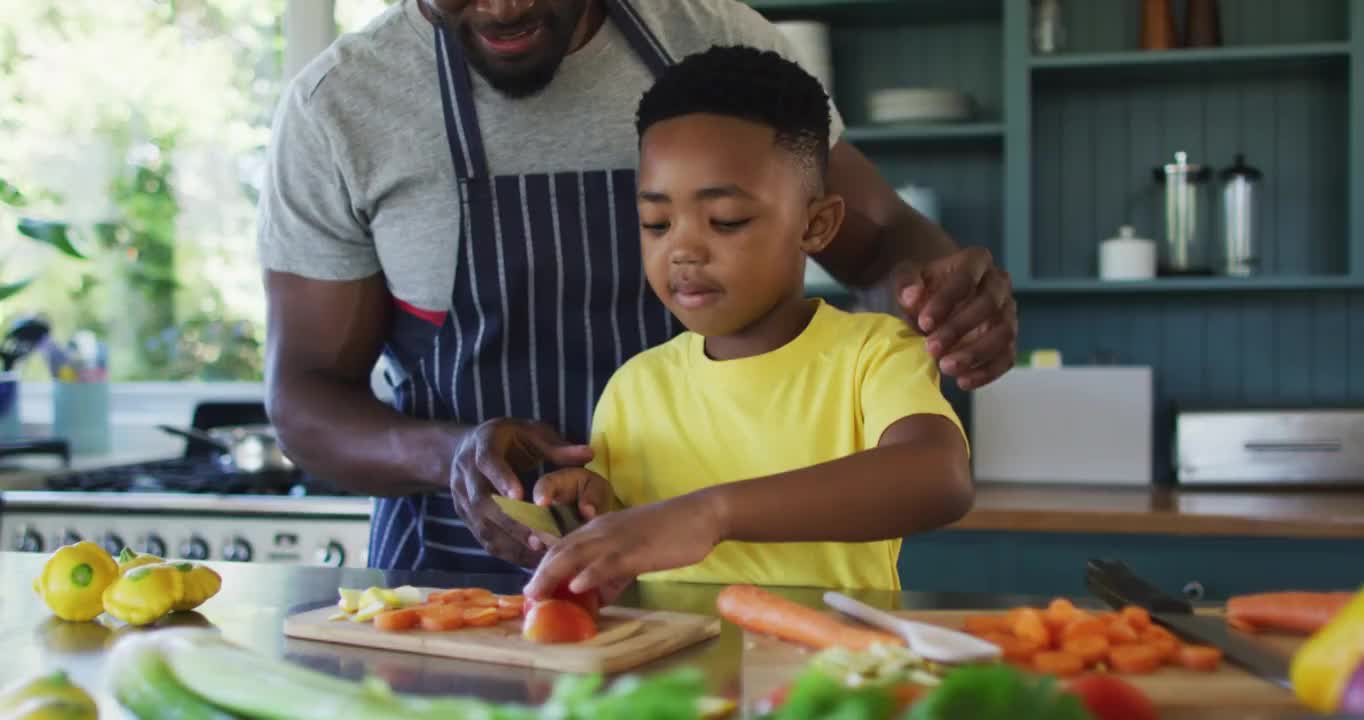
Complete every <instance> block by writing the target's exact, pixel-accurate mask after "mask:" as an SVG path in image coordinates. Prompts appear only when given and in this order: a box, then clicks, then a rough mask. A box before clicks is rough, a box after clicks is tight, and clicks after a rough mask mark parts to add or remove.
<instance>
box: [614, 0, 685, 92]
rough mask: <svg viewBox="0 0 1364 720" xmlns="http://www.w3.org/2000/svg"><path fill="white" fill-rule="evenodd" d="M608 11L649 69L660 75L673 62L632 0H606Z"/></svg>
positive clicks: (656, 75) (655, 75)
mask: <svg viewBox="0 0 1364 720" xmlns="http://www.w3.org/2000/svg"><path fill="white" fill-rule="evenodd" d="M606 12H607V14H608V15H610V16H611V20H613V21H614V22H615V23H616V25H617V26H618V27H620V31H621V33H622V34H624V35H625V39H626V40H627V41H629V43H630V47H632V48H634V50H635V54H636V55H638V56H639V57H640V59H642V60H643V61H644V64H645V65H647V66H649V71H650V72H652V73H653V74H654V77H658V75H659V74H661V73H662V72H663V71H664V70H666V69H667V68H668V66H669V65H672V64H673V59H672V56H670V55H669V54H668V50H667V49H666V48H664V47H663V43H661V42H659V41H658V37H657V36H656V35H654V33H653V31H652V30H650V29H649V26H648V25H646V24H645V23H644V20H643V19H642V18H641V17H640V16H639V12H638V11H636V10H635V8H634V6H633V5H631V4H630V0H606Z"/></svg>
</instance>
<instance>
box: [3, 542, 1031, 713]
mask: <svg viewBox="0 0 1364 720" xmlns="http://www.w3.org/2000/svg"><path fill="white" fill-rule="evenodd" d="M45 559H46V556H45V555H29V554H21V553H0V641H3V644H4V646H5V652H4V653H0V680H4V681H8V680H10V679H11V678H16V677H24V676H28V675H29V674H31V673H34V672H37V671H38V670H40V669H44V668H56V667H61V668H65V669H66V670H67V672H68V673H70V674H71V676H72V678H73V680H75V681H76V682H77V683H78V684H80V685H81V686H82V687H85V688H87V689H88V690H90V691H91V692H92V693H93V694H96V696H97V701H98V702H99V703H100V707H101V715H100V716H101V717H102V718H114V717H127V714H126V713H124V712H123V711H122V710H121V708H119V707H118V706H117V704H116V703H115V702H114V700H113V699H112V697H110V696H109V695H108V694H107V692H105V689H104V687H103V680H102V677H103V676H102V672H103V661H104V657H105V650H106V649H107V648H108V647H109V646H110V645H111V644H112V643H113V642H114V641H115V640H117V639H118V638H119V637H121V636H123V635H124V634H126V633H130V632H146V631H145V630H136V629H132V628H120V629H110V628H109V627H105V626H103V625H99V624H92V623H63V622H60V621H58V620H56V619H55V618H53V617H52V615H51V613H50V612H49V611H48V609H47V608H46V606H44V605H43V604H42V601H41V600H40V599H39V598H38V597H37V596H35V595H34V594H33V593H32V591H31V590H30V589H29V588H30V586H31V583H32V580H33V578H34V577H35V576H36V575H37V574H38V573H39V571H40V569H41V567H42V563H43V562H44V560H45ZM209 564H210V565H211V566H212V567H213V568H214V569H215V570H218V571H219V572H220V573H221V574H222V576H223V589H222V591H221V592H220V593H219V594H218V595H217V596H215V597H214V598H212V599H211V600H209V601H208V602H207V603H205V604H204V605H203V606H202V607H201V608H200V612H198V613H188V614H185V620H184V622H185V623H187V624H193V623H200V624H209V623H211V624H212V625H215V626H217V627H218V628H220V629H221V630H222V632H223V633H224V635H225V636H226V637H227V638H228V639H230V640H232V641H233V642H236V643H239V644H241V645H244V646H246V647H249V648H251V649H252V650H254V651H257V652H260V653H264V654H268V655H272V656H281V655H282V656H284V657H286V658H287V659H289V660H290V661H292V662H296V663H299V664H302V665H306V666H309V667H312V668H314V669H317V670H320V671H323V672H326V673H330V674H333V675H338V676H342V677H347V678H352V679H356V678H360V677H362V676H364V675H365V674H373V675H376V676H380V677H382V678H384V679H385V680H386V681H388V682H389V683H390V684H392V686H393V687H394V689H396V690H399V691H403V692H412V693H419V694H421V693H428V694H429V693H442V694H468V695H475V696H479V697H483V698H487V699H491V700H498V701H513V702H531V703H535V702H539V701H542V700H543V699H544V698H545V697H546V696H547V693H548V692H549V690H550V687H551V685H552V683H553V681H554V678H555V674H554V673H551V672H547V671H543V670H530V669H524V668H516V667H508V666H499V665H492V664H483V663H474V662H469V661H462V660H450V659H445V658H435V657H428V656H423V655H414V654H406V653H396V652H384V651H377V650H367V649H363V648H354V647H347V646H344V645H335V644H330V643H320V642H313V641H305V640H296V639H292V638H286V637H284V635H283V634H282V632H281V627H282V624H283V621H284V619H285V617H286V616H287V615H289V614H292V613H293V612H297V611H300V610H305V609H310V608H313V607H319V606H322V605H325V604H330V603H333V602H335V600H336V588H337V587H338V586H347V587H366V586H369V585H384V586H390V587H391V586H396V585H403V584H412V585H418V586H423V585H424V586H436V587H457V586H462V587H468V586H475V585H476V586H481V587H487V588H490V589H492V590H493V591H495V592H501V593H515V592H519V591H520V589H521V587H522V585H523V584H524V582H525V579H524V578H523V577H521V576H497V575H482V576H478V575H461V574H450V573H436V572H417V573H410V572H383V571H378V570H345V569H330V568H317V567H297V566H284V565H257V564H239V563H209ZM719 589H720V588H719V587H718V586H705V585H659V586H656V587H652V588H649V589H648V590H647V591H644V590H636V589H632V590H631V591H630V592H629V593H627V594H626V596H624V597H623V598H622V599H621V601H620V604H625V605H636V606H643V607H648V608H656V609H669V610H678V611H686V612H695V613H706V614H714V598H715V593H716V592H718V591H719ZM780 592H782V594H785V595H787V596H788V597H791V598H793V599H796V600H798V601H801V602H805V603H807V604H810V605H817V604H819V602H820V593H819V591H816V590H789V591H788V590H782V591H780ZM853 594H855V595H857V596H858V597H860V598H861V599H862V600H864V601H866V602H869V603H873V604H875V605H877V606H879V607H883V608H887V609H894V608H947V607H953V608H1000V607H1006V606H1010V605H1014V604H1017V603H1020V602H1025V601H1028V600H1029V599H1028V598H1021V597H1008V596H994V595H966V594H923V593H894V592H867V593H853ZM111 624H112V623H111ZM741 648H742V639H741V636H740V633H739V631H738V630H737V629H736V628H735V627H733V626H731V625H729V624H728V623H726V624H725V626H724V630H723V632H722V634H721V635H720V637H718V638H716V639H714V640H710V641H707V642H705V643H702V644H699V645H696V646H693V647H692V648H689V649H685V650H683V651H681V652H679V653H676V654H675V655H672V656H669V657H667V658H664V659H661V660H659V661H656V662H654V663H652V664H650V665H646V666H642V667H641V668H639V669H640V671H644V672H648V671H654V670H660V669H666V668H669V667H675V666H677V665H681V664H690V665H694V666H696V667H699V668H701V669H702V671H703V672H704V673H705V675H706V677H707V678H708V679H709V682H710V685H711V688H712V691H713V692H715V693H717V694H721V695H726V696H729V697H732V698H739V697H741V693H742V690H743V688H742V685H741V677H742V676H741V673H740V669H741V668H740V664H741V660H742V649H741ZM2 684H5V683H3V682H0V685H2Z"/></svg>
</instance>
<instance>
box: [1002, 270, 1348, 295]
mask: <svg viewBox="0 0 1364 720" xmlns="http://www.w3.org/2000/svg"><path fill="white" fill-rule="evenodd" d="M1361 288H1364V278H1357V277H1352V276H1349V275H1296V276H1278V277H1275V276H1269V275H1264V276H1256V277H1245V278H1241V277H1162V278H1156V279H1153V280H1100V279H1098V278H1064V279H1063V278H1057V279H1039V280H1030V281H1026V282H1019V283H1015V284H1014V292H1016V293H1018V294H1020V295H1023V294H1029V295H1044V294H1049V295H1086V294H1113V293H1205V292H1206V293H1214V292H1289V291H1300V290H1351V289H1361Z"/></svg>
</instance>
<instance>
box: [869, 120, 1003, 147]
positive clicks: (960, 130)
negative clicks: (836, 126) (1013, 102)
mask: <svg viewBox="0 0 1364 720" xmlns="http://www.w3.org/2000/svg"><path fill="white" fill-rule="evenodd" d="M843 137H844V138H845V139H847V141H848V142H853V143H896V142H917V141H923V140H982V139H992V138H993V139H1002V138H1003V137H1004V124H1003V123H998V122H968V123H896V124H887V125H856V126H853V127H849V128H848V129H847V131H846V132H844V133H843Z"/></svg>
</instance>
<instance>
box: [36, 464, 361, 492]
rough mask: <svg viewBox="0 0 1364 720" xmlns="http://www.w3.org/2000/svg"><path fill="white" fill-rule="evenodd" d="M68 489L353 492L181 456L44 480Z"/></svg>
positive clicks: (294, 476)
mask: <svg viewBox="0 0 1364 720" xmlns="http://www.w3.org/2000/svg"><path fill="white" fill-rule="evenodd" d="M46 485H47V489H48V490H55V491H64V492H132V493H137V492H157V493H166V492H170V493H213V494H226V495H295V496H301V495H349V494H350V493H346V492H342V491H340V490H338V489H337V488H335V487H334V486H332V485H330V484H329V483H325V482H322V481H319V480H317V479H315V478H312V477H310V476H308V475H306V474H304V473H302V472H297V471H294V472H262V473H242V472H235V471H229V470H225V469H224V468H222V467H221V466H219V465H218V463H217V461H216V460H214V459H213V458H211V457H202V458H201V457H182V458H169V459H166V460H154V461H151V462H143V463H131V464H127V465H115V466H111V467H105V468H98V469H94V470H84V471H79V472H74V473H62V474H59V475H53V476H50V477H48V478H47V479H46Z"/></svg>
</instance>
